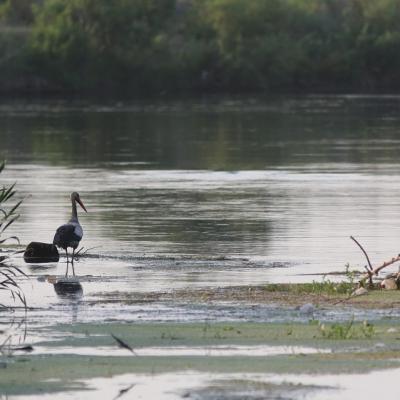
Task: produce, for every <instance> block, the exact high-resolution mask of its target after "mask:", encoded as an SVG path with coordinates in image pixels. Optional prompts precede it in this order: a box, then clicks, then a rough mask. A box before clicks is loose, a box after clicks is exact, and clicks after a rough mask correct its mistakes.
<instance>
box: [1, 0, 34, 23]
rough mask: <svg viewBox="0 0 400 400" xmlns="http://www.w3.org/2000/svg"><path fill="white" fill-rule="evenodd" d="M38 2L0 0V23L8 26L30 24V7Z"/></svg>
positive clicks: (30, 0) (31, 13)
mask: <svg viewBox="0 0 400 400" xmlns="http://www.w3.org/2000/svg"><path fill="white" fill-rule="evenodd" d="M35 2H38V0H36V1H33V0H0V21H3V22H7V23H10V24H15V25H20V24H31V23H32V22H33V12H32V6H33V4H34V3H35Z"/></svg>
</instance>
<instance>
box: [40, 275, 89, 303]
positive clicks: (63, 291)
mask: <svg viewBox="0 0 400 400" xmlns="http://www.w3.org/2000/svg"><path fill="white" fill-rule="evenodd" d="M47 282H49V283H51V284H52V285H53V286H54V290H55V292H56V293H57V295H58V296H59V297H65V298H70V299H79V298H81V297H82V296H83V288H82V285H81V283H80V282H79V279H78V278H77V277H70V278H67V277H62V278H57V277H56V276H49V277H48V278H47Z"/></svg>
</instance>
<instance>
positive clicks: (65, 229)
mask: <svg viewBox="0 0 400 400" xmlns="http://www.w3.org/2000/svg"><path fill="white" fill-rule="evenodd" d="M80 240H81V237H80V236H78V235H76V234H75V226H74V225H70V224H65V225H61V226H60V227H59V228H58V229H57V231H56V234H55V235H54V239H53V244H55V245H57V246H60V247H66V246H67V245H68V244H69V243H71V242H79V241H80Z"/></svg>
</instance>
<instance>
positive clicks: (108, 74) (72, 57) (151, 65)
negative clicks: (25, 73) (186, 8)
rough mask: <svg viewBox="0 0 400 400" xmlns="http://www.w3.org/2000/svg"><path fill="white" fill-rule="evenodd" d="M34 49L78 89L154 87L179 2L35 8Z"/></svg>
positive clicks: (118, 0)
mask: <svg viewBox="0 0 400 400" xmlns="http://www.w3.org/2000/svg"><path fill="white" fill-rule="evenodd" d="M34 10H35V25H34V27H33V31H32V38H31V49H32V53H33V55H34V59H35V61H36V62H37V63H38V65H39V64H40V67H41V68H43V69H44V71H46V73H48V74H49V75H50V76H51V77H52V79H54V80H56V81H57V83H60V84H63V85H66V86H70V87H73V88H83V89H86V88H89V89H90V88H95V87H99V86H102V87H103V88H107V87H109V88H113V87H115V86H121V87H122V86H126V85H128V86H129V85H133V84H139V85H143V84H146V85H150V84H151V76H150V75H151V73H155V72H156V71H155V68H156V67H157V62H158V61H160V59H161V58H160V57H161V56H162V52H163V51H164V48H165V43H164V39H163V29H164V28H165V26H166V23H167V22H168V20H169V16H170V14H171V13H172V12H173V10H174V1H173V0H162V1H156V0H115V1H112V2H110V1H109V0H70V1H65V0H46V1H44V3H43V5H42V6H40V7H39V6H37V7H35V9H34Z"/></svg>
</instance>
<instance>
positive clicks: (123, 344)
mask: <svg viewBox="0 0 400 400" xmlns="http://www.w3.org/2000/svg"><path fill="white" fill-rule="evenodd" d="M111 336H112V337H113V338H114V340H115V341H116V342H117V343H118V346H119V347H122V348H124V349H127V350H129V351H131V352H132V353H133V354H135V355H136V353H135V351H134V350H133V349H132V347H131V346H129V344H128V343H125V342H124V341H123V340H122V339H120V338H118V337H117V336H115V335H114V334H112V333H111Z"/></svg>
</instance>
